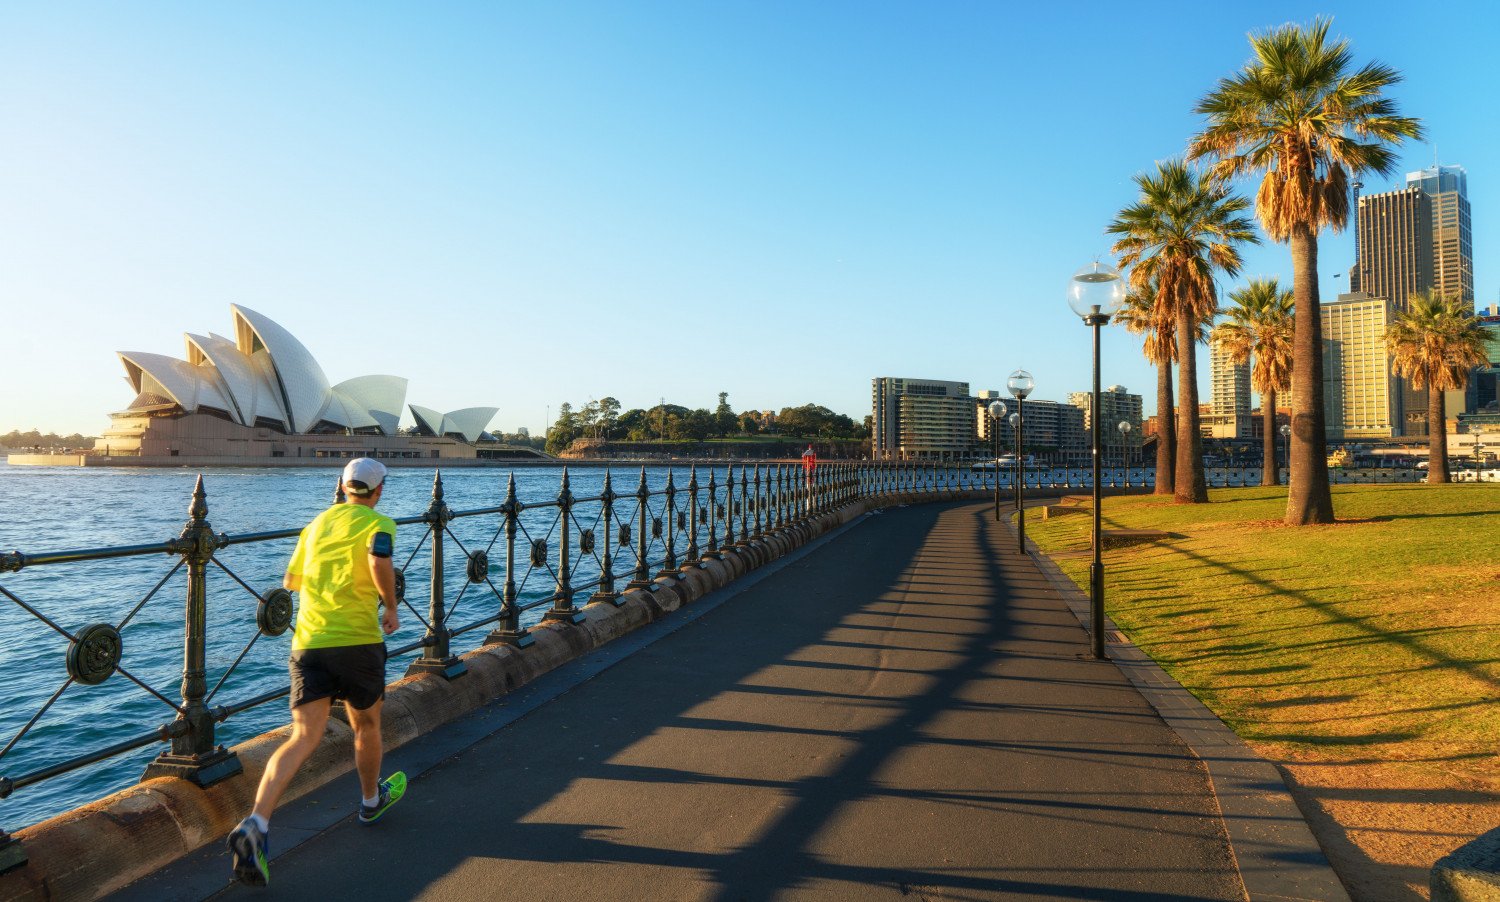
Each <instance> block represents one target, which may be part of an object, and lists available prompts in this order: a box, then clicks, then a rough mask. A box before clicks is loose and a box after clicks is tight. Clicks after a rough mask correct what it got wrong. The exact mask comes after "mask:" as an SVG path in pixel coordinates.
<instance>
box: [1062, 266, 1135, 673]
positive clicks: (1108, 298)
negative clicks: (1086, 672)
mask: <svg viewBox="0 0 1500 902" xmlns="http://www.w3.org/2000/svg"><path fill="white" fill-rule="evenodd" d="M1124 303H1125V280H1123V279H1121V278H1120V274H1119V273H1118V272H1116V271H1115V270H1114V269H1113V268H1111V267H1109V266H1107V265H1105V264H1103V263H1099V262H1098V261H1095V262H1093V263H1090V264H1088V265H1087V266H1085V267H1084V268H1083V269H1080V270H1079V271H1078V272H1076V273H1074V274H1073V281H1072V282H1071V283H1070V284H1069V286H1068V306H1069V307H1071V308H1073V312H1074V313H1076V314H1078V315H1079V316H1081V317H1083V323H1084V325H1086V326H1091V327H1093V329H1094V393H1093V398H1092V400H1091V402H1090V404H1091V407H1092V410H1091V413H1092V414H1093V415H1092V416H1091V417H1089V420H1090V423H1091V425H1092V427H1093V428H1092V429H1091V430H1090V431H1091V432H1092V433H1093V446H1094V536H1093V538H1094V541H1093V546H1094V561H1093V564H1091V565H1090V567H1089V627H1090V632H1091V633H1092V635H1091V636H1090V637H1089V638H1090V641H1091V644H1092V649H1091V650H1092V652H1093V655H1094V657H1095V658H1097V659H1101V660H1102V659H1103V658H1104V554H1103V550H1104V549H1103V546H1102V544H1101V542H1100V536H1099V531H1100V513H1101V511H1100V508H1101V506H1102V504H1101V500H1102V499H1101V491H1100V488H1101V487H1100V485H1099V481H1100V476H1101V474H1100V472H1099V471H1100V466H1099V464H1100V461H1099V420H1100V414H1101V412H1102V407H1101V404H1102V401H1103V399H1102V398H1101V397H1100V390H1099V327H1100V326H1103V325H1104V324H1105V323H1107V322H1109V321H1110V318H1111V317H1113V316H1114V315H1115V314H1116V313H1117V312H1119V309H1120V307H1121V306H1122V305H1123V304H1124Z"/></svg>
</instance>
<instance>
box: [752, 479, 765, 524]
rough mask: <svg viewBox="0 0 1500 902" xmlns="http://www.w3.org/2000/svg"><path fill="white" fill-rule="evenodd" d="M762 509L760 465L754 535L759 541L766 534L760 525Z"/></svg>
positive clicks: (756, 484) (756, 491)
mask: <svg viewBox="0 0 1500 902" xmlns="http://www.w3.org/2000/svg"><path fill="white" fill-rule="evenodd" d="M760 509H761V499H760V464H756V465H755V533H754V537H755V538H757V539H758V538H760V537H761V536H762V535H764V533H763V532H761V528H760V527H761V523H760Z"/></svg>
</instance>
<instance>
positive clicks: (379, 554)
mask: <svg viewBox="0 0 1500 902" xmlns="http://www.w3.org/2000/svg"><path fill="white" fill-rule="evenodd" d="M394 550H395V536H392V535H391V534H390V533H388V532H377V533H375V534H374V535H373V536H371V537H370V555H369V559H370V577H371V578H372V579H373V580H374V581H375V590H376V591H377V592H379V593H380V604H381V610H380V629H381V631H382V632H384V633H385V634H386V635H387V636H389V635H391V634H392V633H394V632H395V631H396V630H398V629H400V628H401V617H400V614H399V613H398V612H397V610H396V606H397V605H398V604H400V600H399V599H397V598H396V567H395V565H394V564H392V563H391V555H392V553H393V552H394Z"/></svg>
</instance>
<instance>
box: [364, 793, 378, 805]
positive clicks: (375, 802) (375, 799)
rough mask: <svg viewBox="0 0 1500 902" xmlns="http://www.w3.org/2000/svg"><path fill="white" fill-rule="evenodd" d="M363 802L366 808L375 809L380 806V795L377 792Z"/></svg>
mask: <svg viewBox="0 0 1500 902" xmlns="http://www.w3.org/2000/svg"><path fill="white" fill-rule="evenodd" d="M363 801H364V803H365V807H366V808H374V807H375V806H376V805H379V804H380V793H378V792H377V793H375V794H374V795H372V796H370V797H369V798H368V799H364V800H363Z"/></svg>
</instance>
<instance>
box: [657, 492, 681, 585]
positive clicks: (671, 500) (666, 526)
mask: <svg viewBox="0 0 1500 902" xmlns="http://www.w3.org/2000/svg"><path fill="white" fill-rule="evenodd" d="M663 494H664V495H665V496H666V500H667V506H666V509H665V510H664V511H662V515H661V519H662V528H663V534H664V536H665V538H666V540H667V542H666V544H667V559H666V560H664V561H662V567H661V570H660V571H658V572H657V574H656V578H657V579H661V578H662V577H664V576H669V577H674V578H675V577H679V576H681V575H682V574H680V573H678V572H677V484H676V482H674V481H673V479H672V468H671V467H667V487H666V488H665V489H664V490H663Z"/></svg>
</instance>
